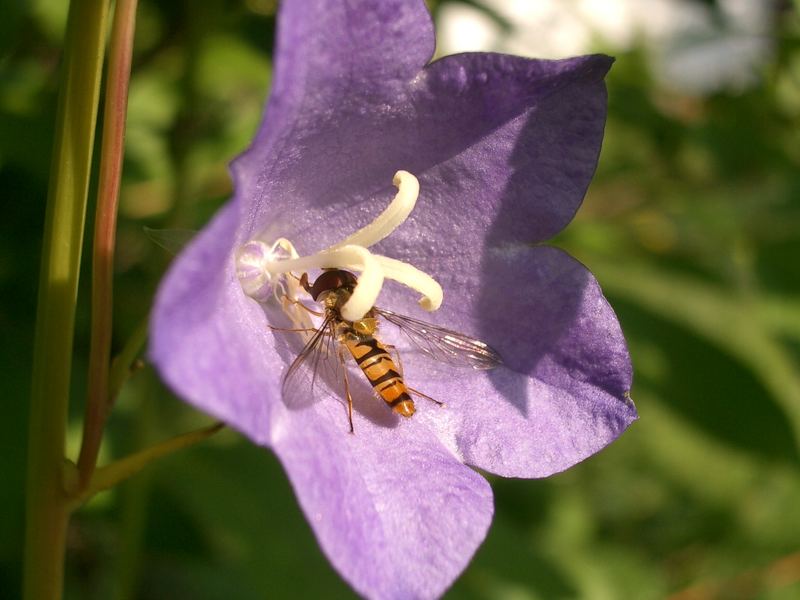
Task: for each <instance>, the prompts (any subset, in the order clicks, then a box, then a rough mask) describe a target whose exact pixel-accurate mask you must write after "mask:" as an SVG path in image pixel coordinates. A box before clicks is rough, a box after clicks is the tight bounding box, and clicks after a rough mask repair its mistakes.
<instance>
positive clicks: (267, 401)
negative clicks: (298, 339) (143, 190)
mask: <svg viewBox="0 0 800 600" xmlns="http://www.w3.org/2000/svg"><path fill="white" fill-rule="evenodd" d="M237 209H238V206H237V205H236V203H235V202H231V203H230V204H228V205H226V206H225V208H223V209H222V210H221V211H220V212H219V213H218V214H217V216H216V217H215V218H214V220H213V221H212V223H211V224H209V225H208V226H207V227H206V228H205V229H204V230H203V231H202V232H201V233H199V234H198V235H197V237H196V238H195V239H194V240H193V241H192V242H191V244H190V245H189V246H188V247H187V248H186V249H185V250H184V251H183V252H182V253H181V254H180V256H178V257H177V258H176V259H175V261H174V262H173V264H172V265H171V267H170V269H169V272H168V273H167V275H166V277H165V278H164V280H163V281H162V283H161V286H160V288H159V292H158V295H157V297H156V301H155V304H154V308H153V315H152V318H151V324H150V348H149V354H150V358H151V359H152V361H153V364H154V365H155V366H156V367H157V368H158V370H159V373H160V374H161V376H162V377H163V379H164V381H165V382H166V383H167V384H168V385H169V387H170V388H171V389H172V390H173V391H174V392H175V394H176V395H178V396H180V397H181V398H183V399H184V400H186V401H187V402H189V403H191V404H193V405H194V406H195V407H197V408H198V409H200V410H202V411H204V412H206V413H208V414H210V415H213V416H214V417H216V418H218V419H221V420H222V421H224V422H226V423H227V424H229V425H231V426H232V427H234V428H236V429H238V430H239V431H241V432H242V433H244V434H245V435H247V436H248V437H249V438H250V439H252V440H253V441H255V442H256V443H260V444H264V443H266V442H267V440H268V437H269V420H270V411H271V407H272V403H274V402H279V401H280V400H279V399H280V383H279V382H280V376H281V370H282V368H283V366H284V358H282V357H281V355H279V353H278V351H277V349H276V347H275V344H274V338H273V335H272V333H271V332H270V331H269V329H268V328H267V327H266V319H265V317H264V313H263V312H262V310H261V309H260V308H259V306H258V304H256V302H254V301H253V300H252V299H250V298H248V297H247V296H245V295H244V293H243V292H242V288H241V285H240V284H239V281H238V280H237V278H236V274H235V272H234V267H233V265H234V261H233V255H232V240H233V239H234V236H235V233H236V228H237V226H238V219H237V216H238V210H237Z"/></svg>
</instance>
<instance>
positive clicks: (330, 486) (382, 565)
mask: <svg viewBox="0 0 800 600" xmlns="http://www.w3.org/2000/svg"><path fill="white" fill-rule="evenodd" d="M369 400H370V401H371V402H373V403H375V405H374V407H375V408H376V409H379V412H378V414H380V415H383V414H384V411H386V407H384V406H380V404H379V403H380V401H379V400H376V399H375V398H369ZM385 414H387V415H388V411H386V413H385ZM273 448H274V450H275V452H276V453H277V454H278V456H279V457H280V460H281V462H282V463H283V465H284V467H285V468H286V471H287V473H288V475H289V478H290V479H291V482H292V485H293V486H294V489H295V492H296V494H297V496H298V500H299V502H300V505H301V506H302V508H303V511H304V512H305V514H306V517H307V518H308V520H309V522H310V523H311V526H312V527H313V529H314V532H315V533H316V536H317V538H318V540H319V542H320V545H321V546H322V549H323V551H324V552H325V554H326V555H327V557H328V559H329V560H330V561H331V563H332V564H333V565H334V566H335V567H336V569H337V570H338V571H339V572H340V573H341V574H342V576H343V577H344V578H345V579H347V581H349V582H350V584H351V585H352V586H353V587H354V588H355V589H356V590H357V591H358V592H359V593H360V594H363V595H364V596H366V597H368V598H397V599H405V598H435V597H439V596H440V595H441V594H442V593H443V592H444V590H445V589H447V588H448V587H449V586H450V584H451V583H452V582H453V580H454V579H455V578H456V577H457V576H458V575H459V574H460V572H461V571H462V570H463V569H464V568H465V567H466V565H467V563H468V562H469V560H470V559H471V557H472V555H473V554H474V552H475V550H476V548H477V547H478V545H479V544H480V543H481V542H482V541H483V539H484V537H485V535H486V531H487V529H488V527H489V524H490V522H491V518H492V512H493V508H492V493H491V488H490V487H489V484H488V483H487V482H486V480H485V479H484V478H483V477H481V476H480V475H478V474H477V473H475V472H474V471H472V470H471V469H470V468H468V467H466V466H465V465H463V464H462V463H461V462H459V460H458V459H457V458H456V457H455V456H454V455H453V454H451V453H450V452H448V451H447V450H446V449H445V448H444V447H443V446H442V445H441V444H440V443H439V441H438V440H437V439H436V437H435V436H434V435H433V434H432V432H430V431H429V430H428V429H427V428H425V427H424V426H422V424H421V423H415V422H414V420H413V419H412V420H403V421H402V422H401V423H399V424H397V426H395V427H388V426H386V424H384V425H379V424H376V423H374V422H372V421H370V419H369V418H364V417H363V416H362V415H361V414H357V415H356V421H355V434H350V433H348V432H347V418H346V416H345V411H344V409H343V407H342V406H341V405H340V404H338V403H337V402H335V401H325V402H320V403H318V404H316V405H314V406H313V407H311V408H309V409H307V410H303V411H289V410H287V411H285V412H284V413H283V415H282V418H280V419H278V418H276V420H275V422H274V426H273Z"/></svg>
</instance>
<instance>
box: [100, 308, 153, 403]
mask: <svg viewBox="0 0 800 600" xmlns="http://www.w3.org/2000/svg"><path fill="white" fill-rule="evenodd" d="M148 325H149V317H145V318H144V319H143V320H142V322H141V323H139V324H138V325H137V326H136V329H135V330H134V331H133V333H132V334H131V337H130V338H128V341H127V342H125V345H124V346H123V347H122V351H121V352H120V353H119V354H118V355H117V356H115V357H114V360H113V361H112V362H111V373H110V375H109V381H108V395H109V398H110V400H111V402H112V403H113V402H114V400H116V398H117V396H118V395H119V392H120V390H121V389H122V386H123V384H124V383H125V381H126V380H127V379H128V377H130V375H131V373H132V372H133V371H134V370H135V366H134V365H135V363H136V357H137V356H138V355H139V353H140V352H141V351H142V348H143V347H144V344H145V342H146V341H147V327H148Z"/></svg>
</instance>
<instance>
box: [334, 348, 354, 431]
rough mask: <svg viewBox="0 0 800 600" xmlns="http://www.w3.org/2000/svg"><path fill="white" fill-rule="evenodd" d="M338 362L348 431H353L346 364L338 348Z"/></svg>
mask: <svg viewBox="0 0 800 600" xmlns="http://www.w3.org/2000/svg"><path fill="white" fill-rule="evenodd" d="M338 354H339V364H340V365H341V366H342V377H344V396H345V398H346V399H347V420H348V421H349V422H350V433H355V429H354V428H353V396H351V395H350V382H349V381H348V380H347V365H346V364H345V359H344V354H343V353H342V349H341V347H340V348H339V352H338Z"/></svg>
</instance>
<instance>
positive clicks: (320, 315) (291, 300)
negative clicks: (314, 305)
mask: <svg viewBox="0 0 800 600" xmlns="http://www.w3.org/2000/svg"><path fill="white" fill-rule="evenodd" d="M283 301H284V302H286V303H287V304H296V305H297V306H299V307H300V308H302V309H303V310H305V311H306V312H309V313H311V314H312V315H314V316H315V317H324V316H325V313H323V312H319V311H316V310H314V309H311V308H308V307H307V306H306V305H305V304H303V303H302V302H300V300H293V299H290V298H287V297H286V296H284V297H283Z"/></svg>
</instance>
